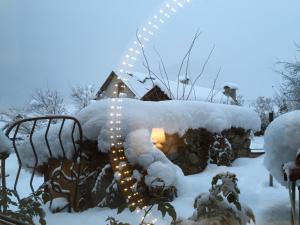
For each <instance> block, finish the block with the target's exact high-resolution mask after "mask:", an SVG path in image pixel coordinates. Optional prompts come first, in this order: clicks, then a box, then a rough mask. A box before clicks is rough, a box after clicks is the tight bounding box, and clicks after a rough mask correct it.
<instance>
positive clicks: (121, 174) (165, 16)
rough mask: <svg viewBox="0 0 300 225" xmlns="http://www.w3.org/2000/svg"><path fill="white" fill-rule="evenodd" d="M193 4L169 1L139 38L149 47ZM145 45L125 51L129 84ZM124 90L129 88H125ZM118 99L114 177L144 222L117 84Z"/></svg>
mask: <svg viewBox="0 0 300 225" xmlns="http://www.w3.org/2000/svg"><path fill="white" fill-rule="evenodd" d="M188 3H190V0H167V1H165V2H164V3H163V4H162V5H161V6H160V8H159V10H158V11H156V12H155V13H154V15H153V16H152V17H150V19H148V20H147V22H146V24H144V25H143V26H142V27H141V28H140V29H139V33H138V34H137V35H138V38H139V39H140V41H141V42H142V43H143V45H146V44H147V43H148V42H150V41H151V40H152V39H153V38H154V37H155V35H156V34H157V33H158V32H159V30H160V29H161V28H162V26H163V25H164V24H165V23H166V22H167V21H168V20H170V19H171V18H172V17H174V16H175V15H176V13H177V12H178V11H179V10H180V9H181V8H184V7H185V5H187V4H188ZM141 53H142V52H141V44H140V43H139V42H138V41H137V40H134V41H133V42H132V43H131V44H130V46H129V48H128V49H127V50H126V51H125V54H124V56H123V57H122V60H121V63H120V65H119V67H118V75H119V76H118V79H120V80H123V81H126V74H127V73H128V72H130V71H133V69H134V67H135V65H136V63H137V62H138V61H139V59H140V56H141ZM122 88H123V89H124V88H126V87H125V85H123V86H122ZM113 94H114V97H113V98H111V104H110V110H109V112H108V114H109V125H110V135H109V136H110V147H111V153H112V154H111V155H112V159H111V161H112V167H113V171H114V175H115V177H116V178H117V180H118V181H119V187H120V189H121V192H122V193H123V195H124V197H125V198H126V201H127V203H128V204H129V206H131V207H134V208H136V210H135V212H136V213H137V214H139V216H140V217H141V220H143V219H144V218H143V215H140V214H141V209H145V207H146V206H145V200H144V198H143V196H142V194H141V193H139V192H138V191H137V190H136V185H135V184H134V182H133V179H132V173H133V171H132V169H131V168H130V165H129V164H128V161H127V159H126V156H125V153H124V147H123V140H124V137H123V132H122V110H123V107H124V106H123V104H122V102H123V101H122V98H121V97H119V92H118V84H116V85H115V87H114V91H113ZM147 221H150V222H151V224H155V223H159V224H163V221H159V214H157V215H154V213H153V214H152V215H151V212H150V213H148V214H147Z"/></svg>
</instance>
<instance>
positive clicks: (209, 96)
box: [96, 71, 238, 103]
mask: <svg viewBox="0 0 300 225" xmlns="http://www.w3.org/2000/svg"><path fill="white" fill-rule="evenodd" d="M228 84H229V83H226V84H224V85H223V86H222V87H223V88H222V90H213V89H212V88H206V87H200V86H197V85H195V84H193V83H192V82H190V80H189V79H188V78H186V77H182V76H181V77H179V81H178V82H177V81H173V80H165V79H162V78H156V77H154V76H149V75H147V74H143V73H140V72H130V73H127V74H117V73H116V72H114V71H112V72H111V73H110V75H109V76H108V78H107V79H106V80H105V82H104V83H103V85H102V86H101V87H100V90H99V91H98V92H97V95H96V100H100V99H103V98H112V97H116V96H117V97H126V98H134V99H140V100H143V101H163V100H172V99H173V100H175V99H178V100H198V101H210V102H215V103H228V102H235V101H236V91H237V89H238V88H237V86H236V85H228ZM116 87H117V91H116V89H115V88H116Z"/></svg>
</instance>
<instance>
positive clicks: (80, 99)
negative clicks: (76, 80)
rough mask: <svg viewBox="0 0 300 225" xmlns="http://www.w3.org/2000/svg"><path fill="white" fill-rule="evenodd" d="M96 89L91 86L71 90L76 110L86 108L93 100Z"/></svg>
mask: <svg viewBox="0 0 300 225" xmlns="http://www.w3.org/2000/svg"><path fill="white" fill-rule="evenodd" d="M95 93H96V88H95V86H93V85H85V86H77V87H73V88H72V89H71V97H72V100H73V102H74V103H75V105H76V107H77V109H79V110H80V109H83V108H85V107H87V106H88V105H89V104H90V102H91V100H93V99H94V97H95Z"/></svg>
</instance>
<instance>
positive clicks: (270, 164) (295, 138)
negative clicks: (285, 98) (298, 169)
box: [264, 110, 300, 186]
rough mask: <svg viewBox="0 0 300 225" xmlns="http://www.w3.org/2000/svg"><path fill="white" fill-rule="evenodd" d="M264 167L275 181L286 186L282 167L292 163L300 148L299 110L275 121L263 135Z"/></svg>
mask: <svg viewBox="0 0 300 225" xmlns="http://www.w3.org/2000/svg"><path fill="white" fill-rule="evenodd" d="M264 148H265V151H266V156H265V161H264V163H265V166H266V168H267V169H268V170H269V171H270V173H271V174H272V175H273V176H274V177H275V179H276V180H277V181H278V182H279V183H281V184H282V185H284V186H286V185H287V183H286V182H285V181H284V179H283V172H282V165H283V164H285V163H288V162H290V161H292V162H294V161H295V158H296V155H297V152H298V149H299V148H300V110H297V111H293V112H290V113H286V114H284V115H282V116H280V117H278V118H277V119H275V120H274V121H273V122H272V123H271V124H270V125H269V127H268V128H267V130H266V133H265V145H264Z"/></svg>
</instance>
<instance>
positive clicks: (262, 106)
mask: <svg viewBox="0 0 300 225" xmlns="http://www.w3.org/2000/svg"><path fill="white" fill-rule="evenodd" d="M252 107H253V108H254V111H255V112H257V113H258V115H259V116H260V119H261V131H262V132H264V131H265V130H266V128H267V126H268V125H269V113H270V112H273V111H274V101H273V99H272V98H268V97H264V96H259V97H258V98H257V99H256V100H255V102H254V103H253V104H252Z"/></svg>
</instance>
